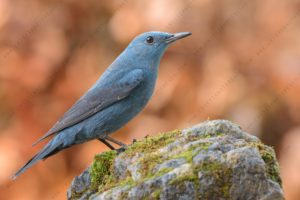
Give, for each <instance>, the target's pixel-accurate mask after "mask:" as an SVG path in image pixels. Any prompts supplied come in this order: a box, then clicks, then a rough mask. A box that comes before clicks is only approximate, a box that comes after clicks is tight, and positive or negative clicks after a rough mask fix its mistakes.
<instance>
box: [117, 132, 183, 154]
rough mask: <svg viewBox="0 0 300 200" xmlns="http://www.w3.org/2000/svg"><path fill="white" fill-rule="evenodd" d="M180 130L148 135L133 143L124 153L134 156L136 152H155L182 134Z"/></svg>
mask: <svg viewBox="0 0 300 200" xmlns="http://www.w3.org/2000/svg"><path fill="white" fill-rule="evenodd" d="M180 134H181V131H180V130H174V131H170V132H167V133H164V134H159V135H157V136H151V137H147V138H145V139H144V140H142V141H137V142H135V143H134V144H132V145H131V146H130V147H129V148H128V149H127V150H126V151H125V152H124V154H123V156H124V157H125V156H126V157H127V156H133V155H134V154H136V153H147V152H154V151H155V150H157V149H158V148H160V147H162V146H166V145H167V144H169V143H171V142H174V141H175V140H176V138H177V137H176V136H178V135H180Z"/></svg>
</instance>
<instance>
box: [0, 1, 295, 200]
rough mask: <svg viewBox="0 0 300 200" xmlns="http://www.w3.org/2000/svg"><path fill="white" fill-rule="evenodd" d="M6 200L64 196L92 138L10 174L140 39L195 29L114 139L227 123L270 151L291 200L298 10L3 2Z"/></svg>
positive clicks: (287, 6) (1, 176)
mask: <svg viewBox="0 0 300 200" xmlns="http://www.w3.org/2000/svg"><path fill="white" fill-rule="evenodd" d="M0 30H1V31H0V199H13V200H19V199H23V200H24V199H25V200H26V199H29V200H33V199H65V193H66V189H67V188H68V186H69V184H70V182H71V180H72V178H73V177H74V176H75V175H77V174H79V173H80V172H81V171H82V170H83V169H85V168H86V167H87V166H88V165H89V164H90V162H91V161H92V159H93V155H94V154H96V153H98V152H101V151H103V150H107V148H106V147H104V146H103V145H102V144H101V143H100V142H98V141H91V142H88V143H86V144H83V145H80V146H76V147H73V148H71V149H68V150H66V151H64V152H61V153H59V154H57V155H55V156H53V157H51V158H49V159H47V160H46V161H45V162H39V163H38V164H37V165H35V166H34V167H32V168H31V169H30V170H28V171H27V172H26V173H25V174H23V175H22V176H20V177H19V178H18V179H17V180H16V181H15V182H11V181H10V180H9V177H10V176H11V175H12V174H13V173H14V172H15V171H16V170H17V169H18V168H19V167H20V166H21V165H23V164H24V163H25V162H26V161H27V160H28V159H29V158H30V157H31V156H32V155H33V154H34V153H36V152H37V151H38V150H39V149H40V148H41V147H42V145H38V146H36V147H31V144H32V143H33V142H34V141H36V140H37V139H38V138H39V137H41V136H42V135H43V134H44V133H45V132H46V131H47V130H48V129H49V128H50V127H51V125H53V123H54V122H55V121H56V120H57V119H58V118H59V117H60V116H61V115H62V114H63V113H64V112H65V111H66V110H67V109H68V108H69V107H70V106H71V105H72V104H73V103H74V102H75V101H76V99H77V98H79V97H80V96H81V95H82V94H83V93H84V92H85V91H86V90H87V89H88V88H89V87H90V86H91V85H92V84H93V83H94V82H95V81H96V80H97V78H98V77H99V76H100V75H101V73H102V72H103V71H104V70H105V68H106V67H107V66H108V65H109V64H110V63H111V62H112V61H113V60H114V59H115V57H116V56H117V55H118V54H119V53H120V52H121V51H122V50H123V49H124V48H125V47H126V45H127V44H128V43H129V42H130V41H131V39H132V38H133V37H134V36H136V35H137V34H139V33H141V32H145V31H150V30H160V31H168V32H179V31H191V32H192V33H193V35H192V37H189V38H186V39H184V40H182V41H180V42H178V43H176V44H174V45H172V46H171V47H170V48H169V49H168V51H167V52H166V55H165V56H164V57H163V59H162V62H161V66H160V72H159V80H158V83H157V86H156V91H155V94H154V96H153V98H152V99H151V102H150V103H149V105H148V106H147V108H146V109H145V110H144V111H143V112H142V113H141V114H140V115H139V116H138V117H137V118H135V119H134V120H133V121H131V122H130V123H129V124H128V125H127V126H126V127H124V128H123V129H122V130H120V131H119V132H118V133H116V134H114V135H113V136H114V137H115V138H118V139H121V140H122V141H124V142H126V143H130V142H131V140H132V139H133V138H137V139H139V138H143V137H144V136H145V135H151V134H156V133H158V132H162V131H166V130H171V129H175V128H183V127H187V126H190V125H192V124H196V123H199V122H201V121H203V120H206V119H208V118H209V119H217V118H222V119H229V120H232V121H234V122H236V123H238V124H240V125H241V126H242V128H243V129H244V130H246V131H248V132H250V133H252V134H254V135H257V136H258V137H260V138H261V139H262V140H263V141H264V142H265V143H267V144H269V145H272V146H274V147H275V149H276V151H277V155H278V157H279V161H280V166H281V172H282V178H283V186H284V190H285V194H286V197H287V199H288V200H292V199H295V200H296V199H299V198H300V190H299V188H300V145H299V144H300V62H299V59H300V2H299V1H297V0H295V1H292V0H288V1H282V0H263V1H261V0H260V1H259V0H251V1H250V0H223V1H220V0H190V1H184V0H152V1H138V0H123V1H117V0H115V1H96V0H87V1H56V0H47V1H45V0H44V1H37V0H28V1H21V0H2V1H0Z"/></svg>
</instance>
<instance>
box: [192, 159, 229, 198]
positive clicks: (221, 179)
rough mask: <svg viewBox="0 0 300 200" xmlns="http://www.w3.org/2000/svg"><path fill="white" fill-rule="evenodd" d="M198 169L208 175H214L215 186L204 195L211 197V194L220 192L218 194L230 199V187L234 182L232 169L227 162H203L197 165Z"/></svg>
mask: <svg viewBox="0 0 300 200" xmlns="http://www.w3.org/2000/svg"><path fill="white" fill-rule="evenodd" d="M197 169H198V171H201V172H203V173H204V174H205V175H206V176H210V177H213V179H214V187H210V189H209V190H207V191H206V192H204V194H203V195H204V197H209V196H211V194H214V193H218V194H219V195H218V196H223V198H225V199H229V195H230V187H231V183H232V169H230V168H229V167H228V166H227V165H226V164H225V163H220V162H217V161H207V162H203V163H202V164H201V165H199V166H198V167H197Z"/></svg>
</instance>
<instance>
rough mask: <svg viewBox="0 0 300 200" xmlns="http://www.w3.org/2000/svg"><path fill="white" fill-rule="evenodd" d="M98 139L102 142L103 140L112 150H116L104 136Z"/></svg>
mask: <svg viewBox="0 0 300 200" xmlns="http://www.w3.org/2000/svg"><path fill="white" fill-rule="evenodd" d="M98 140H99V141H100V142H102V143H103V144H105V145H106V146H107V147H108V148H110V149H111V150H116V149H115V147H113V146H112V145H111V144H110V143H109V142H107V141H106V140H105V139H103V138H98Z"/></svg>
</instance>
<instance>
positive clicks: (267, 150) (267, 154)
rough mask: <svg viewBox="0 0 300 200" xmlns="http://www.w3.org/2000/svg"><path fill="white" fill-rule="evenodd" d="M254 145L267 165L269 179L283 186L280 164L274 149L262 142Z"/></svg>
mask: <svg viewBox="0 0 300 200" xmlns="http://www.w3.org/2000/svg"><path fill="white" fill-rule="evenodd" d="M252 145H253V146H255V147H256V148H257V149H258V151H259V153H260V155H261V158H262V159H263V160H264V162H265V163H266V170H267V175H268V177H269V178H270V179H272V180H273V181H275V182H277V183H279V185H280V186H281V185H282V181H281V177H280V172H279V164H278V162H277V160H276V155H275V151H274V149H273V148H272V147H269V146H267V145H264V144H262V143H260V142H255V143H253V144H252Z"/></svg>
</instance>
